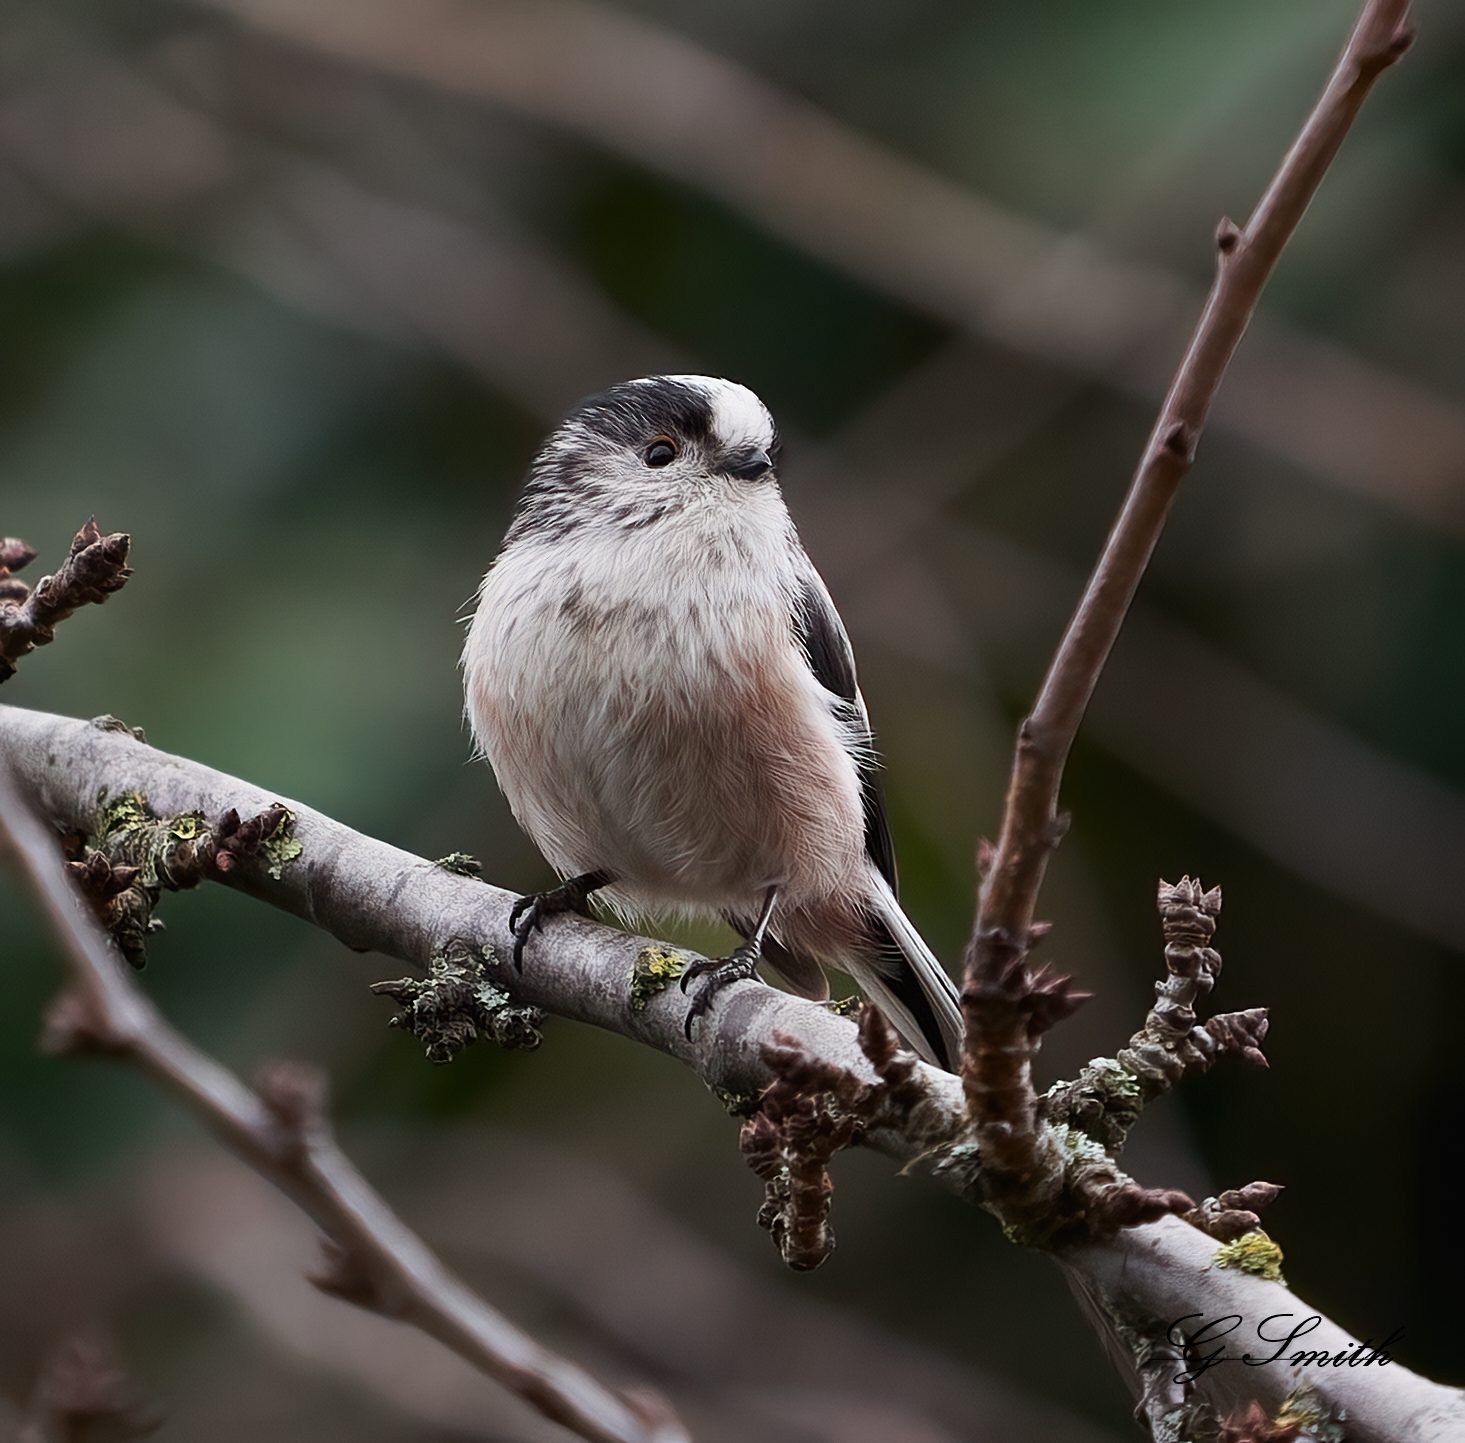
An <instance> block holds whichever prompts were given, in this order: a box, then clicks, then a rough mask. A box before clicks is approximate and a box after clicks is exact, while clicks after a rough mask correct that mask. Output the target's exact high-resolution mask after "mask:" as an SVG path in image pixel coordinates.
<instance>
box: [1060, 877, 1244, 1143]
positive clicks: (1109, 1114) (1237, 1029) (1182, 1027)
mask: <svg viewBox="0 0 1465 1443" xmlns="http://www.w3.org/2000/svg"><path fill="white" fill-rule="evenodd" d="M1158 907H1159V911H1160V926H1161V930H1162V933H1163V936H1164V940H1165V968H1166V974H1167V975H1166V977H1165V980H1164V981H1163V982H1159V983H1157V984H1156V986H1155V994H1156V996H1155V1005H1154V1006H1153V1007H1152V1008H1151V1009H1150V1011H1149V1014H1148V1015H1147V1016H1146V1018H1145V1020H1144V1023H1143V1025H1142V1026H1141V1027H1140V1029H1139V1030H1138V1031H1137V1032H1136V1033H1135V1034H1134V1035H1133V1036H1132V1037H1131V1038H1130V1039H1129V1041H1128V1043H1127V1044H1126V1045H1125V1046H1123V1047H1121V1048H1120V1049H1119V1051H1118V1052H1117V1053H1115V1055H1114V1056H1113V1057H1097V1058H1095V1059H1094V1060H1093V1061H1092V1062H1090V1063H1089V1064H1088V1065H1087V1066H1086V1067H1084V1068H1083V1069H1082V1070H1081V1071H1080V1072H1079V1074H1078V1076H1077V1077H1075V1078H1074V1079H1073V1080H1072V1081H1071V1082H1061V1083H1058V1084H1057V1085H1056V1086H1055V1087H1052V1088H1050V1089H1049V1091H1048V1093H1047V1095H1046V1096H1045V1097H1044V1098H1043V1100H1042V1103H1041V1105H1040V1111H1041V1114H1042V1116H1043V1118H1045V1119H1046V1120H1048V1121H1050V1122H1062V1123H1069V1124H1071V1125H1072V1126H1074V1127H1078V1128H1080V1129H1081V1130H1082V1131H1084V1132H1086V1133H1087V1134H1088V1135H1089V1136H1090V1137H1092V1138H1093V1139H1094V1140H1095V1141H1096V1142H1099V1143H1102V1144H1103V1145H1104V1146H1105V1147H1106V1148H1107V1149H1108V1150H1109V1151H1110V1152H1111V1153H1117V1152H1118V1151H1119V1150H1120V1149H1121V1148H1122V1147H1123V1146H1124V1143H1125V1139H1126V1138H1127V1137H1128V1136H1129V1130H1130V1128H1131V1127H1133V1126H1134V1124H1135V1122H1136V1121H1137V1120H1138V1119H1139V1115H1140V1113H1141V1111H1142V1110H1143V1109H1144V1107H1145V1105H1146V1104H1147V1103H1148V1102H1150V1101H1152V1100H1153V1099H1154V1098H1156V1097H1158V1096H1159V1095H1160V1094H1161V1093H1163V1092H1168V1091H1169V1090H1170V1089H1171V1088H1172V1087H1174V1086H1176V1085H1177V1084H1178V1083H1179V1082H1180V1080H1181V1079H1182V1078H1183V1077H1185V1075H1186V1074H1187V1073H1190V1072H1205V1071H1207V1070H1208V1069H1209V1068H1211V1067H1212V1066H1214V1065H1215V1063H1216V1062H1217V1061H1218V1060H1219V1059H1220V1058H1222V1057H1226V1056H1236V1057H1240V1058H1242V1059H1243V1060H1245V1061H1247V1062H1250V1063H1252V1064H1254V1065H1256V1066H1260V1067H1265V1066H1266V1065H1267V1064H1266V1058H1265V1056H1264V1055H1263V1054H1262V1051H1261V1044H1262V1042H1263V1041H1264V1040H1265V1039H1266V1035H1267V1010H1266V1008H1264V1007H1254V1008H1251V1009H1249V1010H1248V1011H1245V1012H1224V1013H1221V1014H1220V1015H1219V1016H1216V1017H1211V1018H1207V1020H1206V1021H1205V1022H1204V1023H1197V1021H1196V1004H1197V1003H1198V1002H1199V1001H1200V999H1202V998H1204V997H1206V996H1207V995H1208V994H1209V993H1210V991H1211V989H1212V988H1213V987H1214V986H1215V985H1216V978H1217V976H1218V975H1219V973H1220V971H1221V954H1220V953H1219V952H1217V951H1216V949H1215V948H1214V947H1212V946H1211V945H1210V944H1211V941H1212V939H1213V937H1214V935H1215V930H1216V918H1217V916H1218V915H1219V914H1220V911H1221V889H1220V888H1219V887H1213V888H1212V889H1211V890H1210V891H1204V890H1203V889H1202V887H1201V885H1200V883H1199V882H1197V881H1193V880H1192V879H1191V878H1189V877H1182V878H1181V880H1180V881H1179V882H1177V883H1170V882H1161V883H1160V888H1159V898H1158Z"/></svg>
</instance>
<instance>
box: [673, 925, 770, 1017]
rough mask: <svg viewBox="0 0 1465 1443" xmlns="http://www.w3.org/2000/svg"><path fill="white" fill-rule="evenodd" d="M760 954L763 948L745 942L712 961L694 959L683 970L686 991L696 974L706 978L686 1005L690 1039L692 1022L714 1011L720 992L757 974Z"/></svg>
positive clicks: (684, 989)
mask: <svg viewBox="0 0 1465 1443" xmlns="http://www.w3.org/2000/svg"><path fill="white" fill-rule="evenodd" d="M760 956H761V949H760V948H758V947H755V946H753V945H752V944H751V943H747V942H745V943H743V945H742V946H741V947H735V948H734V949H733V950H732V951H731V952H729V953H728V955H727V956H726V957H719V958H717V959H715V960H713V961H709V962H694V963H692V965H691V966H690V967H688V968H687V970H686V971H685V972H683V973H682V983H681V985H682V991H683V992H685V991H686V990H687V984H688V983H689V982H691V981H692V980H693V979H694V978H697V977H704V978H706V981H704V982H703V984H702V986H701V987H699V988H698V989H697V995H696V996H695V997H693V998H692V1004H691V1006H690V1007H688V1008H687V1021H686V1026H685V1029H684V1030H685V1032H686V1034H687V1039H688V1040H689V1041H690V1040H691V1036H692V1024H693V1023H695V1022H696V1020H697V1019H698V1018H699V1017H705V1016H706V1015H707V1014H708V1013H709V1012H711V1011H712V1003H713V1001H714V999H715V998H716V996H717V994H718V993H719V992H721V991H722V989H723V988H724V987H727V986H729V985H730V984H731V983H734V982H744V981H746V980H747V979H748V978H750V977H752V976H754V975H755V973H756V971H757V967H758V959H759V957H760Z"/></svg>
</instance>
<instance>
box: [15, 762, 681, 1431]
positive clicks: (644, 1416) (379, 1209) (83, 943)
mask: <svg viewBox="0 0 1465 1443" xmlns="http://www.w3.org/2000/svg"><path fill="white" fill-rule="evenodd" d="M129 740H132V739H131V738H129ZM8 750H9V748H8V747H6V748H4V749H0V755H3V754H4V752H5V751H8ZM214 815H218V813H217V812H216V813H214ZM0 841H8V842H9V843H10V846H11V849H12V850H13V852H14V854H15V860H16V861H17V862H18V864H19V867H20V869H21V871H22V872H23V873H24V874H25V876H26V877H27V879H28V880H29V882H30V884H31V886H32V888H33V890H34V891H35V893H36V895H37V897H38V898H39V900H40V902H41V904H42V906H43V908H44V910H45V912H46V914H47V917H48V918H49V920H50V923H51V925H52V927H53V929H54V931H55V934H56V937H57V939H58V940H59V941H60V943H61V945H62V948H63V950H64V954H65V958H66V962H67V970H68V974H69V975H68V983H67V986H66V989H65V990H64V991H63V992H62V993H61V995H60V996H59V997H58V999H57V1001H56V1003H55V1004H54V1005H53V1006H52V1009H51V1012H50V1014H49V1016H48V1018H47V1024H46V1032H45V1039H44V1040H45V1044H46V1046H47V1048H48V1050H51V1051H56V1052H70V1051H89V1052H96V1053H100V1054H103V1055H106V1056H109V1057H114V1058H117V1059H118V1060H120V1061H123V1062H126V1063H128V1064H130V1065H131V1066H133V1067H136V1068H137V1069H138V1070H139V1071H140V1072H142V1073H144V1074H146V1075H147V1076H148V1077H151V1078H152V1079H153V1081H155V1082H156V1083H158V1084H159V1086H161V1087H162V1088H164V1089H165V1090H166V1091H168V1092H169V1093H171V1094H172V1095H173V1096H174V1097H175V1098H177V1099H178V1101H180V1102H181V1103H182V1104H183V1105H184V1106H185V1107H186V1108H188V1110H189V1111H190V1112H192V1113H193V1114H194V1115H195V1116H196V1117H197V1118H198V1119H199V1120H200V1121H201V1122H202V1123H203V1124H204V1125H205V1126H206V1127H207V1128H208V1129H209V1130H210V1131H211V1132H212V1133H213V1134H214V1135H215V1136H216V1137H217V1138H218V1139H219V1140H220V1142H222V1143H223V1144H224V1145H225V1146H226V1147H228V1148H229V1149H231V1150H232V1151H233V1152H235V1153H237V1154H238V1155H239V1156H240V1157H241V1158H242V1159H243V1160H244V1161H245V1162H246V1163H248V1164H249V1166H250V1167H252V1168H253V1169H254V1170H255V1171H256V1172H258V1173H259V1174H260V1175H261V1176H263V1177H265V1178H267V1179H269V1181H270V1182H272V1183H274V1184H275V1186H276V1187H278V1188H279V1189H280V1191H281V1192H283V1193H284V1194H285V1195H286V1196H287V1197H289V1198H290V1199H291V1200H292V1201H293V1202H294V1203H296V1204H297V1205H298V1206H299V1207H300V1208H301V1210H302V1211H303V1212H305V1213H306V1214H307V1215H308V1216H309V1217H311V1218H312V1219H313V1220H314V1221H315V1222H316V1224H317V1225H318V1226H319V1227H320V1228H321V1230H322V1231H323V1232H324V1233H325V1242H326V1252H325V1259H324V1263H323V1265H322V1267H321V1269H320V1271H319V1272H318V1273H317V1274H315V1275H314V1276H312V1278H311V1281H312V1282H313V1283H314V1284H315V1285H316V1286H317V1287H319V1288H320V1289H321V1290H322V1291H324V1292H327V1293H331V1294H333V1295H335V1296H339V1297H342V1298H344V1299H346V1300H347V1301H350V1302H352V1303H355V1304H357V1305H358V1306H361V1307H365V1308H369V1309H371V1310H372V1311H374V1312H379V1313H381V1314H382V1315H383V1316H385V1317H390V1318H394V1319H397V1320H399V1321H401V1322H404V1323H409V1324H411V1325H413V1326H415V1327H417V1328H420V1329H421V1330H422V1331H423V1332H425V1333H428V1334H430V1335H431V1336H432V1337H434V1338H436V1339H438V1340H439V1341H440V1342H441V1343H443V1344H444V1345H446V1346H447V1347H449V1348H451V1349H452V1350H453V1351H454V1352H456V1353H458V1354H459V1355H460V1356H461V1357H463V1358H465V1359H467V1361H468V1362H470V1363H471V1364H472V1365H473V1366H474V1367H475V1368H477V1369H479V1370H480V1371H481V1372H483V1373H486V1374H487V1375H488V1376H489V1377H491V1378H493V1379H495V1380H497V1381H498V1382H499V1383H502V1384H503V1385H504V1386H505V1387H506V1388H508V1389H509V1390H510V1391H512V1392H514V1393H516V1394H517V1395H518V1396H519V1397H521V1398H523V1399H524V1400H525V1401H526V1402H527V1403H529V1404H530V1405H531V1406H532V1407H534V1408H537V1409H538V1410H539V1411H540V1412H541V1413H543V1414H544V1415H545V1416H546V1417H547V1418H551V1419H553V1420H554V1421H555V1422H558V1423H561V1424H563V1425H564V1426H565V1427H566V1428H569V1429H571V1430H572V1431H573V1432H575V1433H578V1434H579V1435H580V1436H581V1437H582V1438H588V1439H592V1440H595V1443H677V1440H684V1439H685V1438H686V1436H687V1435H686V1433H685V1431H684V1430H683V1429H682V1427H681V1426H680V1424H679V1423H677V1422H676V1420H675V1419H674V1418H673V1417H672V1416H671V1414H670V1412H669V1411H668V1410H667V1409H666V1407H665V1405H663V1404H661V1403H660V1402H659V1400H655V1399H639V1398H630V1397H626V1396H623V1395H621V1394H618V1393H616V1392H614V1391H612V1390H611V1389H609V1388H606V1387H605V1386H604V1385H602V1384H601V1383H599V1382H597V1381H596V1380H595V1379H593V1378H592V1377H591V1376H590V1375H589V1374H588V1373H586V1372H584V1371H583V1370H582V1369H580V1368H579V1367H577V1366H575V1365H574V1364H572V1363H569V1362H567V1361H565V1360H564V1359H562V1358H559V1357H557V1356H556V1355H555V1354H553V1353H551V1352H550V1351H548V1350H547V1349H546V1348H543V1347H542V1346H541V1345H540V1344H538V1343H537V1342H535V1341H534V1339H532V1338H531V1337H529V1336H528V1335H527V1334H525V1333H523V1332H521V1331H520V1330H519V1329H518V1328H516V1327H515V1326H514V1325H513V1324H512V1323H510V1322H509V1321H508V1320H507V1319H506V1318H504V1317H503V1316H502V1315H500V1314H499V1313H497V1312H495V1311H494V1310H493V1309H492V1308H490V1307H488V1305H487V1304H485V1303H484V1302H482V1301H481V1300H480V1299H479V1298H477V1297H476V1296H475V1295H474V1294H473V1292H472V1291H471V1290H470V1289H469V1288H468V1287H467V1286H466V1285H465V1284H464V1283H463V1282H462V1281H461V1280H460V1279H458V1278H457V1277H455V1276H454V1275H453V1274H452V1273H450V1272H449V1271H448V1270H447V1269H446V1268H445V1267H444V1266H443V1265H442V1263H441V1262H439V1261H438V1259H437V1258H436V1257H435V1256H434V1255H433V1253H432V1252H431V1251H430V1250H429V1249H428V1248H427V1246H426V1245H425V1244H424V1243H423V1242H422V1241H421V1240H420V1239H419V1238H418V1237H417V1236H416V1234H414V1233H413V1232H412V1231H411V1229H410V1228H408V1227H407V1226H406V1224H405V1223H403V1222H402V1221H401V1219H399V1218H398V1217H397V1216H396V1215H395V1214H394V1213H393V1212H392V1211H391V1209H390V1208H389V1207H388V1206H387V1204H386V1203H385V1202H384V1201H383V1199H382V1198H381V1197H380V1196H379V1195H378V1194H377V1193H376V1192H374V1191H373V1189H372V1187H371V1185H370V1184H369V1183H368V1182H367V1181H366V1179H365V1178H364V1177H363V1176H362V1175H361V1173H360V1172H359V1171H358V1170H357V1168H356V1167H355V1165H354V1164H353V1163H352V1162H351V1161H350V1160H349V1159H348V1158H347V1157H346V1155H345V1154H344V1153H343V1152H342V1151H341V1150H340V1148H339V1147H338V1146H337V1144H336V1142H335V1139H334V1137H333V1135H332V1133H331V1130H330V1127H329V1124H328V1122H327V1120H326V1112H325V1085H324V1079H323V1078H322V1077H321V1076H320V1075H319V1074H318V1073H317V1072H316V1071H315V1070H314V1069H311V1068H307V1067H303V1066H298V1065H293V1064H288V1063H278V1064H275V1065H273V1066H272V1067H269V1068H267V1069H265V1071H264V1072H263V1073H262V1074H261V1076H260V1078H259V1080H258V1081H257V1083H256V1085H255V1087H254V1088H253V1089H251V1088H248V1087H246V1086H245V1085H244V1084H243V1083H242V1082H240V1081H239V1079H238V1078H236V1077H235V1076H234V1075H233V1074H232V1073H230V1072H229V1071H228V1070H227V1069H226V1068H224V1067H222V1066H220V1064H219V1063H217V1062H215V1061H214V1060H213V1059H212V1058H211V1057H209V1056H208V1055H207V1054H205V1053H203V1052H201V1051H200V1050H199V1049H198V1048H196V1047H195V1046H194V1045H193V1044H192V1043H190V1042H189V1041H188V1040H187V1039H186V1038H185V1037H183V1036H182V1034H180V1033H179V1032H177V1031H175V1030H174V1029H173V1028H172V1027H171V1026H169V1024H168V1023H167V1022H166V1021H165V1019H164V1018H163V1017H162V1015H161V1014H160V1013H159V1012H158V1011H157V1009H156V1008H155V1007H153V1005H152V1003H151V1002H150V1001H148V999H147V998H145V997H144V996H143V995H142V994H141V993H140V992H139V991H138V990H137V989H136V987H135V986H134V985H133V984H132V982H131V981H130V980H129V978H128V977H127V976H126V974H125V973H124V971H123V969H122V968H121V966H119V965H118V961H117V959H116V958H115V956H114V955H113V954H112V952H111V950H110V948H109V947H108V944H107V942H106V940H105V938H104V937H103V935H102V934H101V932H100V931H99V930H98V928H97V926H96V924H95V923H94V921H93V919H92V918H91V917H90V916H89V915H87V912H86V911H85V910H84V908H83V906H82V905H81V899H80V898H79V897H78V895H77V894H76V893H75V892H74V891H73V890H72V889H71V888H70V887H69V886H68V884H67V881H66V877H65V874H64V872H63V870H62V865H61V858H60V855H59V853H58V852H57V849H56V847H55V844H54V839H53V838H52V837H50V836H48V835H47V833H46V830H45V828H44V826H43V825H42V823H41V822H40V821H39V820H38V819H37V818H36V817H35V815H34V814H33V813H32V812H31V811H30V809H29V807H28V806H26V805H25V803H24V802H23V801H22V800H21V799H20V796H19V794H18V792H17V790H16V788H15V785H14V783H13V781H12V779H11V778H10V776H9V775H8V774H7V772H6V769H5V766H4V764H3V763H0ZM265 872H266V875H268V867H266V868H265ZM215 875H219V876H226V875H228V872H227V871H225V872H219V873H216V874H215Z"/></svg>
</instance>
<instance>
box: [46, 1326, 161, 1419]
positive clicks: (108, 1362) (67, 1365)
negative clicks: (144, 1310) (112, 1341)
mask: <svg viewBox="0 0 1465 1443" xmlns="http://www.w3.org/2000/svg"><path fill="white" fill-rule="evenodd" d="M27 1411H28V1414H29V1416H28V1418H27V1420H26V1424H25V1426H24V1427H23V1428H22V1430H21V1432H20V1433H19V1434H18V1435H17V1436H18V1437H23V1438H26V1439H31V1438H35V1439H48V1440H49V1439H77V1440H79V1439H97V1440H103V1439H106V1440H109V1443H133V1440H135V1439H140V1438H148V1437H151V1436H152V1434H154V1433H156V1432H157V1431H158V1429H159V1428H160V1427H162V1424H163V1418H162V1415H161V1414H159V1413H158V1412H157V1411H156V1410H155V1409H154V1408H153V1407H152V1406H151V1405H150V1404H148V1403H146V1402H145V1401H144V1400H143V1399H142V1398H141V1397H140V1396H139V1395H138V1394H137V1392H136V1391H135V1390H134V1388H133V1387H132V1384H131V1383H130V1382H129V1380H128V1378H127V1375H126V1373H124V1372H123V1371H122V1368H121V1366H120V1365H119V1363H118V1361H117V1356H116V1353H115V1351H114V1350H113V1349H112V1347H111V1346H110V1345H109V1344H107V1343H105V1342H104V1341H102V1339H101V1338H99V1337H95V1336H92V1335H89V1334H82V1335H79V1336H76V1337H72V1338H69V1339H67V1340H66V1341H65V1342H64V1343H62V1344H61V1346H60V1347H59V1348H57V1349H56V1351H55V1352H54V1353H52V1354H51V1356H50V1357H49V1358H48V1359H47V1361H46V1363H45V1365H44V1367H43V1369H42V1372H41V1377H40V1381H39V1382H38V1383H37V1385H36V1389H35V1393H34V1396H33V1397H32V1399H31V1404H30V1407H29V1409H28V1410H27Z"/></svg>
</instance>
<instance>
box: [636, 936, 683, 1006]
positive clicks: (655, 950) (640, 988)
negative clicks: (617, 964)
mask: <svg viewBox="0 0 1465 1443" xmlns="http://www.w3.org/2000/svg"><path fill="white" fill-rule="evenodd" d="M686 970H687V960H686V958H685V957H683V956H682V955H681V954H680V953H679V952H673V951H671V950H669V949H668V948H666V947H643V948H642V949H641V950H640V951H639V952H638V953H637V954H636V960H635V962H633V963H632V964H631V1011H632V1012H644V1011H645V1010H646V1006H647V1004H648V1003H649V1002H650V1001H651V999H652V998H653V997H655V996H656V994H657V993H658V992H665V991H666V989H667V988H668V987H670V986H671V984H672V983H673V982H675V981H676V980H677V978H678V977H680V976H681V975H682V973H683V972H685V971H686Z"/></svg>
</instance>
